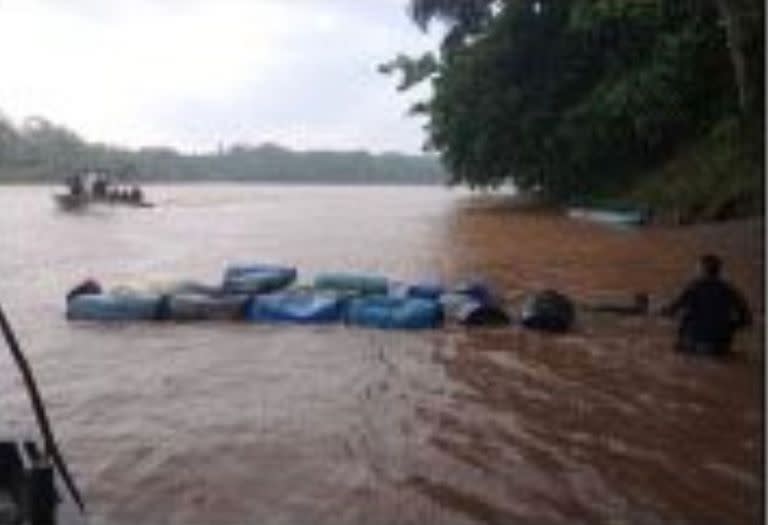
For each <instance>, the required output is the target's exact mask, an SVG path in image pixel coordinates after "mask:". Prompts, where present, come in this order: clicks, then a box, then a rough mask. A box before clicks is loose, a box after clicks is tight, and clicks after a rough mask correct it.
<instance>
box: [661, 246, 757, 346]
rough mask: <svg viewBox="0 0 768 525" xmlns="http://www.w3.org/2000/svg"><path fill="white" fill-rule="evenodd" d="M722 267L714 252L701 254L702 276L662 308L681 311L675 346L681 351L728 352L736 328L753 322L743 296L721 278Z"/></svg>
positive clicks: (668, 313) (664, 311)
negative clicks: (712, 253)
mask: <svg viewBox="0 0 768 525" xmlns="http://www.w3.org/2000/svg"><path fill="white" fill-rule="evenodd" d="M721 266H722V262H721V261H720V258H719V257H717V256H715V255H704V256H703V257H701V259H700V260H699V272H700V276H699V277H698V278H697V279H695V280H693V281H692V282H691V283H690V284H688V286H687V287H686V288H685V290H683V292H682V293H681V294H680V295H679V296H678V297H677V299H675V300H674V301H672V303H670V304H669V305H668V306H666V307H665V308H663V309H662V313H663V314H664V315H668V316H673V315H675V314H677V313H678V312H682V317H681V319H680V326H679V328H678V334H677V337H678V339H677V344H676V346H675V348H676V349H677V350H679V351H681V352H690V353H695V354H709V355H724V354H727V353H729V352H730V350H731V342H732V341H733V336H734V334H735V333H736V331H737V330H739V329H741V328H744V327H746V326H749V325H750V324H751V323H752V315H751V313H750V311H749V307H748V306H747V302H746V300H745V299H744V297H743V296H742V295H741V293H740V292H739V291H738V290H737V289H736V288H734V287H733V286H732V285H731V284H729V283H728V282H726V281H725V280H723V279H722V278H721V277H720V268H721Z"/></svg>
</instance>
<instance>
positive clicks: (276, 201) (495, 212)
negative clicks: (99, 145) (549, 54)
mask: <svg viewBox="0 0 768 525" xmlns="http://www.w3.org/2000/svg"><path fill="white" fill-rule="evenodd" d="M53 191H54V190H53V188H46V187H34V188H32V187H6V188H3V189H0V210H1V211H0V275H2V276H3V277H2V279H0V299H1V300H2V302H3V306H4V307H5V309H6V312H7V314H8V315H9V317H10V318H11V320H12V322H13V323H14V325H15V327H16V330H17V332H18V336H19V338H20V340H21V342H22V344H23V346H24V348H25V349H26V351H27V354H28V357H29V358H30V360H31V362H32V365H33V367H34V369H35V371H36V373H37V376H38V380H39V383H40V386H41V389H42V391H43V395H44V397H45V399H46V400H47V403H48V407H49V412H50V415H51V417H52V419H53V421H54V425H55V427H56V430H57V431H58V435H59V441H60V444H61V447H62V449H63V451H64V454H65V456H66V457H67V458H68V460H69V463H70V466H71V468H72V470H73V471H74V473H75V475H76V478H77V479H78V481H79V483H80V485H81V486H82V488H83V490H84V492H85V494H86V498H87V500H88V502H89V505H90V513H91V516H92V519H93V522H94V523H106V524H120V525H123V524H126V525H127V524H147V525H163V524H191V525H197V524H200V525H210V524H287V525H288V524H290V525H293V524H299V525H301V524H318V525H321V524H328V525H331V524H366V525H367V524H371V525H375V524H382V525H385V524H424V523H440V524H484V523H492V524H529V523H530V524H580V523H583V524H601V523H605V524H624V523H626V524H661V523H664V524H691V525H693V524H747V523H757V522H758V521H759V518H760V511H761V500H762V480H761V472H762V468H761V461H762V443H763V439H762V373H763V372H762V370H763V367H762V356H763V349H762V332H763V326H762V321H761V320H760V319H761V318H762V314H761V313H758V314H757V316H756V317H757V318H758V323H757V325H756V326H755V327H753V328H751V329H750V330H748V331H746V332H744V333H743V334H741V335H740V336H739V338H738V339H737V341H736V346H735V350H736V355H735V357H734V358H732V359H731V360H729V361H727V362H714V361H710V360H707V359H701V358H699V359H697V358H692V357H686V356H681V355H677V354H675V353H673V352H672V351H671V346H672V341H673V335H674V326H673V325H672V324H671V323H670V322H669V321H666V320H660V319H656V318H619V317H614V316H611V315H607V314H601V315H598V314H591V315H587V314H580V315H579V318H578V323H577V326H576V329H575V330H574V331H573V332H572V333H570V334H567V335H564V336H557V337H552V336H542V335H536V334H532V333H529V332H525V331H523V330H521V329H520V328H517V327H510V328H506V329H493V330H491V329H480V330H474V329H473V330H464V329H460V328H457V327H448V328H446V329H443V330H440V331H431V332H420V333H408V332H383V331H374V330H363V329H357V328H348V327H344V326H331V327H308V326H301V327H297V326H267V325H249V324H245V323H242V324H238V323H203V324H187V325H184V324H181V325H179V324H151V323H145V324H138V323H137V324H126V325H110V326H103V325H94V324H88V323H68V322H67V321H66V320H65V319H64V315H63V314H64V304H63V297H64V294H65V293H66V291H67V290H68V288H70V287H71V286H72V285H73V284H75V283H76V282H77V281H78V280H80V279H82V278H83V277H85V276H94V277H96V278H98V279H100V280H101V281H102V282H103V283H104V284H106V285H107V286H116V285H135V286H151V285H152V284H153V283H159V282H164V281H169V280H175V279H184V278H191V279H199V280H204V281H211V282H215V281H216V280H218V279H219V278H220V272H221V270H222V269H223V267H224V266H225V265H226V264H228V263H232V262H248V261H260V262H276V263H287V264H292V265H296V266H298V267H299V269H300V271H301V276H302V277H303V279H305V280H309V279H311V277H312V275H313V274H314V273H316V272H318V271H323V270H360V271H372V272H379V273H384V274H387V275H391V276H395V277H399V278H404V279H409V278H421V277H443V278H458V277H462V276H468V275H482V276H486V277H487V278H488V279H490V280H492V281H493V282H495V283H496V284H497V285H498V286H499V288H500V289H501V290H503V291H504V292H505V294H506V295H507V297H508V298H509V299H510V301H511V304H512V306H513V307H514V306H515V305H516V304H517V301H518V300H519V298H520V297H521V296H522V294H524V293H525V292H526V291H527V290H531V289H537V288H541V287H554V288H557V289H560V290H562V291H564V292H566V293H568V294H570V295H571V296H572V297H574V298H575V299H576V300H582V301H587V300H594V299H597V298H618V299H625V298H628V297H629V296H630V294H632V293H633V292H635V291H637V290H645V291H648V292H649V293H651V294H652V298H653V300H654V301H656V302H659V301H661V300H663V299H666V298H669V296H670V294H672V293H673V292H674V291H675V290H677V289H679V286H680V285H681V284H682V282H683V281H684V280H685V279H687V278H688V277H689V276H690V273H691V271H692V269H693V266H694V262H695V258H696V256H697V255H698V254H700V253H701V252H703V251H715V252H717V253H720V254H722V255H723V257H724V259H725V261H726V269H727V271H728V275H729V276H730V277H731V278H732V279H733V281H734V282H735V283H736V284H737V285H738V286H740V287H741V288H742V289H743V290H744V291H745V292H746V294H747V296H748V299H749V301H750V303H751V304H752V306H753V308H754V309H755V310H757V311H758V312H762V311H763V303H762V300H763V298H762V272H763V266H762V259H761V254H762V240H761V239H762V225H761V224H760V223H758V222H741V223H731V224H723V225H717V226H701V227H695V228H678V229H664V228H650V229H647V230H640V231H616V230H611V229H607V228H604V227H600V226H596V225H591V224H585V223H581V222H575V221H569V220H567V219H564V218H562V217H559V216H556V215H553V214H547V213H541V212H512V211H511V210H509V209H508V208H507V207H506V206H505V205H504V200H503V199H499V198H490V197H482V196H470V195H469V194H466V193H462V192H450V191H448V190H445V189H442V188H393V187H387V188H378V187H356V188H353V187H335V186H329V187H275V186H236V185H222V186H160V187H150V188H148V193H149V195H150V198H151V199H153V200H155V201H157V202H158V204H159V205H158V207H156V208H154V209H146V210H145V209H128V208H113V209H108V208H104V209H92V210H89V211H88V212H86V213H81V214H67V213H62V212H59V211H57V210H56V209H55V207H54V206H53V202H52V200H51V197H50V195H51V194H52V193H53ZM0 394H1V396H0V433H2V434H7V433H15V432H33V431H34V426H33V422H32V417H31V414H30V410H29V408H28V402H27V399H26V398H25V395H24V393H23V390H22V388H21V381H20V379H19V376H18V374H17V373H16V371H15V369H14V368H13V365H12V364H11V362H10V359H9V358H8V357H6V353H5V352H4V351H3V352H2V353H0Z"/></svg>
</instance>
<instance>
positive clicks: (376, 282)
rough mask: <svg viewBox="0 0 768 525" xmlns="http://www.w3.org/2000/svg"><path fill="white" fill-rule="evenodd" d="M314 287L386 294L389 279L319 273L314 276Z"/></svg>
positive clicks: (356, 274) (354, 274)
mask: <svg viewBox="0 0 768 525" xmlns="http://www.w3.org/2000/svg"><path fill="white" fill-rule="evenodd" d="M315 288H318V289H321V290H336V291H339V292H351V293H359V294H386V293H387V291H388V290H389V280H388V279H387V278H386V277H381V276H378V275H366V274H358V273H321V274H320V275H318V276H317V277H315Z"/></svg>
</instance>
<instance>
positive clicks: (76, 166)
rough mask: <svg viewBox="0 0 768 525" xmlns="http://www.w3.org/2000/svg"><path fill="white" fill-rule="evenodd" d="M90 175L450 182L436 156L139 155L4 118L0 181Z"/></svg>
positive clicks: (268, 150) (32, 121)
mask: <svg viewBox="0 0 768 525" xmlns="http://www.w3.org/2000/svg"><path fill="white" fill-rule="evenodd" d="M86 169H98V170H106V171H108V172H110V173H112V174H113V175H114V176H116V178H117V179H118V180H121V179H122V180H124V181H179V182H187V181H242V182H256V181H259V182H277V183H305V184H311V183H326V182H330V183H348V184H359V183H362V184H365V183H371V184H439V183H444V182H445V179H446V177H445V172H444V171H443V169H442V168H441V167H440V164H439V162H438V161H437V159H435V158H433V157H431V156H414V155H401V154H397V153H383V154H380V155H373V154H370V153H368V152H365V151H357V152H334V151H307V152H298V151H291V150H289V149H286V148H283V147H280V146H277V145H274V144H263V145H261V146H249V145H236V146H233V147H231V148H229V149H227V150H225V151H219V152H216V153H208V154H197V155H188V154H183V153H179V152H177V151H175V150H173V149H171V148H157V147H155V148H142V149H139V150H137V151H134V150H128V149H124V148H118V147H113V146H107V145H104V144H89V143H86V142H85V141H83V140H81V139H80V138H79V137H78V136H77V135H76V134H75V133H73V132H72V131H70V130H68V129H65V128H63V127H60V126H56V125H54V124H52V123H51V122H49V121H47V120H45V119H43V118H40V117H33V118H28V119H26V120H25V121H24V122H23V123H22V125H21V126H19V127H18V128H16V127H14V126H13V125H12V123H11V122H10V121H9V120H8V119H6V118H5V117H3V116H2V114H0V182H3V181H13V182H44V181H61V180H63V179H64V178H65V177H66V176H68V175H71V174H72V173H74V172H77V171H81V170H86Z"/></svg>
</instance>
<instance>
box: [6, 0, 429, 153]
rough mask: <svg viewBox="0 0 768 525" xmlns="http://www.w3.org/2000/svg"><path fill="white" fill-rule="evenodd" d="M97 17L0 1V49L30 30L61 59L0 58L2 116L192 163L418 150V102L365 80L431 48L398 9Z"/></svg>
mask: <svg viewBox="0 0 768 525" xmlns="http://www.w3.org/2000/svg"><path fill="white" fill-rule="evenodd" d="M104 5H105V3H104V2H97V1H96V0H69V1H66V0H56V2H54V1H53V0H45V1H37V2H35V1H33V0H0V48H2V47H3V44H6V45H7V44H9V42H8V40H10V39H11V38H13V37H14V34H13V31H16V32H17V34H16V36H17V37H19V36H20V35H24V34H25V33H24V27H23V25H24V24H37V25H38V26H39V27H40V28H41V31H42V30H46V28H47V33H46V34H45V35H48V36H45V35H42V36H41V37H42V38H55V39H57V41H58V44H59V46H58V49H59V51H60V53H61V54H62V55H64V56H56V55H55V54H53V53H50V49H51V44H52V42H45V41H44V42H40V46H41V48H40V49H38V48H36V47H35V46H36V44H35V43H34V40H31V42H32V44H31V45H32V48H27V49H23V50H22V51H21V53H25V54H26V57H25V56H21V57H19V56H18V55H17V56H16V57H15V58H14V57H13V56H10V55H9V54H8V52H7V51H6V52H5V55H4V54H3V51H0V60H2V61H3V62H4V63H7V64H9V68H10V73H11V74H10V75H9V76H7V77H6V78H8V79H10V80H9V81H7V82H6V85H5V87H0V100H4V101H5V102H3V103H2V104H3V107H2V109H3V110H5V111H6V112H7V113H9V114H10V115H12V116H14V117H17V118H18V117H21V116H23V115H25V114H29V113H41V114H44V115H46V116H48V117H50V118H51V119H53V120H56V121H60V122H62V123H64V124H65V125H68V126H70V127H72V128H74V129H76V130H78V131H80V132H81V133H83V134H84V135H85V136H86V137H87V138H89V139H91V140H100V141H105V142H110V143H121V144H127V145H131V146H140V145H148V144H168V145H171V146H175V147H179V148H181V149H185V150H198V151H199V150H209V149H212V148H214V147H215V146H216V144H217V143H220V142H223V143H234V142H251V143H259V142H264V141H273V142H280V143H283V144H285V145H287V146H289V147H294V148H298V149H310V148H323V149H363V148H365V149H371V150H374V151H381V150H400V151H411V152H413V151H418V149H419V147H420V145H421V143H422V142H423V139H424V137H423V134H422V132H421V126H422V122H420V121H418V120H415V119H412V118H410V117H406V116H405V111H406V110H407V108H408V107H409V105H410V104H411V103H412V102H413V100H414V99H415V98H418V97H423V96H424V95H425V90H424V89H422V90H421V92H420V93H419V92H417V93H413V94H410V95H408V96H402V95H400V94H398V93H397V92H396V91H395V89H394V84H395V82H394V79H390V78H387V77H385V76H382V75H381V74H379V73H378V72H377V71H376V66H377V64H379V63H381V62H383V61H385V60H387V59H389V58H391V57H392V56H394V55H395V54H396V53H397V52H399V51H406V52H414V53H418V52H421V51H423V50H425V49H427V48H430V47H434V44H435V39H434V37H430V36H428V35H422V34H421V33H419V31H418V30H417V29H416V27H415V26H413V25H412V24H411V23H410V21H409V20H408V19H407V17H406V15H405V1H398V0H388V1H383V0H291V2H287V1H282V2H280V1H278V0H262V1H260V2H259V1H251V2H244V1H236V0H224V1H222V0H218V1H217V0H207V1H206V0H194V1H193V0H166V1H165V2H150V1H148V0H130V1H128V2H116V3H114V4H110V7H111V8H110V9H105V8H104V7H103V6H104ZM1 20H6V26H5V27H4V26H3V22H2V21H1ZM11 24H13V25H11ZM14 28H15V29H14ZM4 29H6V31H5V32H4V31H3V30H4ZM8 31H11V34H9V33H8ZM51 33H53V35H52V36H51ZM3 34H5V35H6V36H5V37H4V36H2V35H3ZM4 38H5V39H6V40H5V41H4V40H3V39H4ZM6 49H7V48H6ZM4 59H8V60H4ZM30 63H34V69H33V68H31V67H30V65H29V64H30ZM67 71H69V72H70V74H69V75H67V74H66V73H67Z"/></svg>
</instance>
